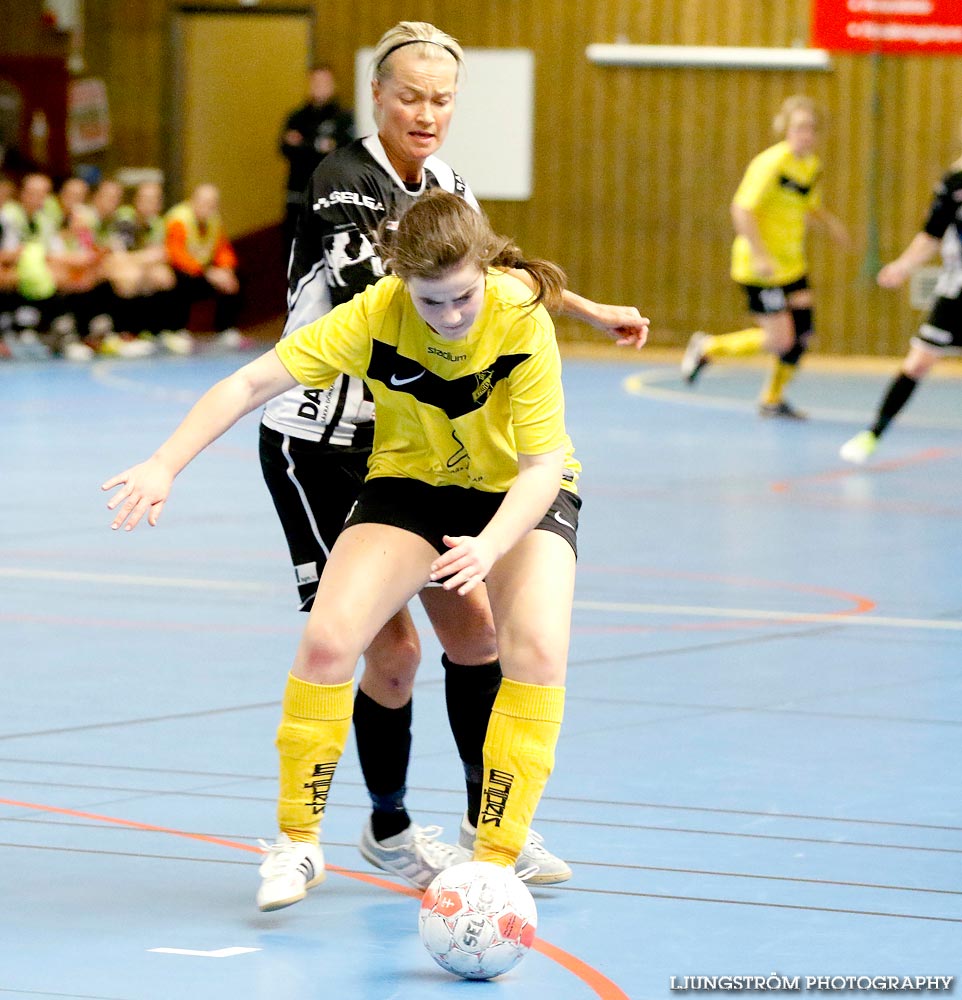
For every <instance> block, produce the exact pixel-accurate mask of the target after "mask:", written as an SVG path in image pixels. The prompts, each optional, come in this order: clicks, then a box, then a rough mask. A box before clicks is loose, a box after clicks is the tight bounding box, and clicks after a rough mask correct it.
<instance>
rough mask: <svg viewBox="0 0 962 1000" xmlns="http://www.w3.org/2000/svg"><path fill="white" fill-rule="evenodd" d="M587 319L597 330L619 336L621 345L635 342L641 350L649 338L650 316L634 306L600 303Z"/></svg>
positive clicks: (618, 340) (618, 341)
mask: <svg viewBox="0 0 962 1000" xmlns="http://www.w3.org/2000/svg"><path fill="white" fill-rule="evenodd" d="M585 319H586V320H587V322H588V323H590V324H591V326H593V327H594V328H595V329H596V330H601V331H602V333H607V334H610V335H611V336H613V337H617V338H618V339H617V340H616V343H617V344H618V345H619V347H622V346H627V345H628V344H634V346H635V350H638V351H640V350H641V348H642V347H644V346H645V342H646V341H647V340H648V323H649V320H648V317H647V316H642V315H641V313H640V312H638V310H637V309H636V308H635V307H634V306H608V305H602V304H598V305H597V306H596V307H595V309H594V311H593V312H592V314H591V315H590V316H586V317H585Z"/></svg>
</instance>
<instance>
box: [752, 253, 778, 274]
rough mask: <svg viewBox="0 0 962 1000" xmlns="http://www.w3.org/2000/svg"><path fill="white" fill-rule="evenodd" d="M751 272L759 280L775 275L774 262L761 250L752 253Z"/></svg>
mask: <svg viewBox="0 0 962 1000" xmlns="http://www.w3.org/2000/svg"><path fill="white" fill-rule="evenodd" d="M752 270H753V271H754V272H755V274H757V275H758V277H759V278H770V277H771V276H772V275H773V274H774V273H775V261H774V260H772V258H771V256H770V255H769V254H768V253H766V252H764V251H761V250H755V251H753V252H752Z"/></svg>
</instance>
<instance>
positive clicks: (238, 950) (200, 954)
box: [147, 947, 260, 958]
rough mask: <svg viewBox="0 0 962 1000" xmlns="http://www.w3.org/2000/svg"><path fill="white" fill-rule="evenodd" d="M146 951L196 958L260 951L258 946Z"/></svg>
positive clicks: (227, 956)
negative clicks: (212, 949) (207, 949)
mask: <svg viewBox="0 0 962 1000" xmlns="http://www.w3.org/2000/svg"><path fill="white" fill-rule="evenodd" d="M147 950H148V951H152V952H156V953H157V954H160V955H192V956H195V957H197V958H234V957H235V956H237V955H249V954H251V952H254V951H260V948H239V947H234V948H217V949H216V950H214V951H195V950H194V949H193V948H148V949H147Z"/></svg>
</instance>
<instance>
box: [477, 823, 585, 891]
mask: <svg viewBox="0 0 962 1000" xmlns="http://www.w3.org/2000/svg"><path fill="white" fill-rule="evenodd" d="M477 835H478V831H477V829H476V828H475V827H473V826H472V825H471V824H470V823H469V822H468V817H467V814H466V813H465V815H464V818H463V819H462V820H461V833H460V834H459V836H458V846H459V847H460V848H461V849H462V850H463V851H470V852H471V854H472V855H473V854H474V839H475V837H477ZM514 870H515V872H516V873H517V874H518V877H519V878H523V879H524V881H525V882H528V883H529V884H531V885H557V883H559V882H567V881H568V879H569V878H571V868H570V867H569V866H568V863H567V862H566V861H562V860H561V858H559V857H558V856H557V855H555V854H552V853H551V851H549V850H548V849H547V848H546V847H545V846H544V837H542V836H541V834H540V833H535V831H534V830H528V839H527V840H526V841H525V842H524V847H522V848H521V853H520V854H519V855H518V860H517V861H516V862H515V864H514Z"/></svg>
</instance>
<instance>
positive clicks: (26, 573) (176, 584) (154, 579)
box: [0, 566, 275, 594]
mask: <svg viewBox="0 0 962 1000" xmlns="http://www.w3.org/2000/svg"><path fill="white" fill-rule="evenodd" d="M0 577H8V578H12V579H15V580H48V581H50V582H55V583H106V584H113V583H116V584H119V585H120V586H123V587H173V588H177V589H186V590H227V591H241V592H243V593H249V594H264V593H270V592H272V591H273V590H274V589H275V588H274V587H271V586H269V585H268V584H266V583H247V582H244V581H239V580H198V579H197V578H196V577H179V576H177V577H172V576H130V575H127V574H124V573H83V572H79V571H76V570H52V569H26V568H23V567H18V566H0Z"/></svg>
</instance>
